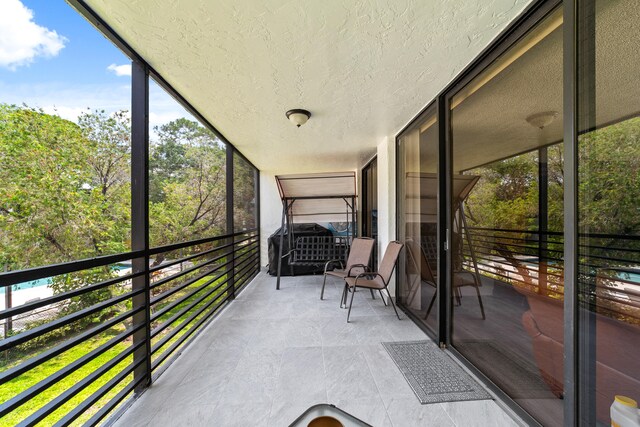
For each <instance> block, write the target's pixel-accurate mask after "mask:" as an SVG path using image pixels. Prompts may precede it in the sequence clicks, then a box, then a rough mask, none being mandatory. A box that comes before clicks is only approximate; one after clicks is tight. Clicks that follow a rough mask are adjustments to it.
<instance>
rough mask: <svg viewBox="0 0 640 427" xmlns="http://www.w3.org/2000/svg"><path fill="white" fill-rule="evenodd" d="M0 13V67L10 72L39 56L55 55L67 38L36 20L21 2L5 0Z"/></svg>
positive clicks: (18, 0)
mask: <svg viewBox="0 0 640 427" xmlns="http://www.w3.org/2000/svg"><path fill="white" fill-rule="evenodd" d="M1 9H2V12H1V13H0V67H5V68H8V69H10V70H15V69H16V68H18V67H20V66H23V65H28V64H30V63H32V62H33V61H34V60H35V58H36V57H38V56H44V57H52V56H56V55H57V54H58V53H59V52H60V50H61V49H62V48H63V47H64V44H65V42H66V41H67V39H66V38H64V37H63V36H61V35H59V34H58V33H56V32H55V31H53V30H49V29H48V28H45V27H41V26H40V25H38V24H36V23H35V22H34V21H33V11H31V10H30V9H28V8H27V7H26V6H25V5H23V4H22V3H21V2H20V0H2V6H1Z"/></svg>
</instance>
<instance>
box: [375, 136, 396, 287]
mask: <svg viewBox="0 0 640 427" xmlns="http://www.w3.org/2000/svg"><path fill="white" fill-rule="evenodd" d="M392 240H396V153H395V139H394V138H393V137H387V138H385V139H384V140H383V141H382V142H380V144H378V253H379V254H380V255H379V257H378V258H379V259H382V256H383V254H384V250H385V249H386V248H387V245H388V244H389V242H390V241H392ZM394 276H395V273H394ZM391 283H392V285H391V286H389V291H390V292H391V295H395V285H394V284H395V277H393V278H392V279H391Z"/></svg>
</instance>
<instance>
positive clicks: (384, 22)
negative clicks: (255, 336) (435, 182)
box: [87, 0, 529, 173]
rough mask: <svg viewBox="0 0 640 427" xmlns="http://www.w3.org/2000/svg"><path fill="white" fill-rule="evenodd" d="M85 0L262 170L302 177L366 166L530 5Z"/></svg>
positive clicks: (513, 0) (496, 1)
mask: <svg viewBox="0 0 640 427" xmlns="http://www.w3.org/2000/svg"><path fill="white" fill-rule="evenodd" d="M87 3H88V4H89V6H91V7H92V8H93V9H94V10H95V11H96V12H97V13H98V14H99V15H100V16H101V17H102V18H103V19H104V20H105V21H106V22H107V23H108V24H109V25H110V26H111V27H112V28H114V29H115V31H116V32H117V33H118V34H119V35H120V36H121V37H122V38H123V39H124V40H125V41H126V42H127V43H129V44H130V45H131V46H132V47H133V48H134V49H135V50H136V51H137V52H138V53H139V54H141V55H142V56H143V57H144V58H145V59H146V60H147V61H148V62H149V64H150V65H151V66H152V67H153V68H154V69H156V70H157V71H158V72H160V73H161V74H162V76H163V77H164V78H165V79H166V80H167V81H168V82H169V83H170V84H172V85H173V86H174V88H176V89H177V90H178V91H179V92H180V93H181V94H182V95H183V96H184V97H185V98H186V99H187V100H188V101H189V102H190V103H191V104H192V105H193V106H194V107H195V108H196V109H198V110H199V111H200V112H201V113H202V114H203V115H204V116H205V117H206V118H207V119H208V120H209V121H210V122H211V123H212V124H213V125H214V126H216V127H217V128H218V129H219V130H220V131H221V132H222V133H223V134H224V135H225V136H226V137H227V138H228V139H229V140H230V141H231V142H232V143H233V144H234V145H235V146H236V147H237V148H238V149H239V150H240V151H242V152H243V153H244V154H245V155H246V156H247V157H248V158H249V159H250V160H251V161H252V162H253V163H254V164H255V165H256V166H257V167H258V168H260V169H261V170H263V171H267V172H272V173H295V172H316V171H330V170H348V169H355V168H357V167H359V166H360V165H361V164H362V161H363V159H365V158H367V157H370V156H371V155H372V154H373V153H374V152H375V148H376V146H377V145H378V144H379V143H380V142H381V140H382V139H383V138H385V137H387V136H394V135H395V133H396V132H397V131H398V130H400V129H401V128H402V127H403V126H404V125H405V124H406V123H407V122H408V121H409V120H410V119H411V118H412V117H413V116H414V115H415V114H417V113H418V112H419V111H420V109H421V108H422V107H423V106H424V105H425V104H426V103H427V102H429V101H430V100H431V99H432V98H433V97H434V96H435V95H436V94H437V93H438V92H439V91H440V90H441V89H442V88H443V87H444V86H445V85H446V84H447V83H448V82H449V81H450V80H451V79H452V78H453V77H454V76H455V75H456V74H458V73H459V72H460V71H461V70H462V68H464V66H465V65H466V64H467V63H469V62H470V61H471V60H472V59H473V58H474V57H475V56H476V55H477V54H478V53H479V52H480V51H481V50H482V49H483V48H484V47H485V46H486V45H487V44H488V43H489V42H490V41H491V40H492V39H493V38H494V37H495V36H496V35H497V34H498V33H499V32H500V31H501V30H502V29H503V28H504V27H505V26H506V25H507V24H508V23H509V22H510V21H511V20H512V19H513V18H514V17H515V16H517V15H518V14H519V13H520V12H521V11H522V10H523V8H524V7H525V6H526V5H527V4H528V3H529V0H483V1H481V2H479V1H477V0H456V1H441V0H415V1H413V0H396V1H392V0H386V1H384V0H332V1H326V2H320V1H304V2H303V1H285V0H272V1H264V0H260V1H258V0H253V1H235V0H234V1H230V0H224V1H215V2H213V1H207V0H181V1H171V2H168V1H160V0H88V1H87ZM291 108H305V109H308V110H309V111H311V113H312V115H313V116H312V118H311V120H309V122H308V123H307V124H306V125H304V126H302V127H301V128H299V129H298V128H296V127H295V126H294V125H293V124H291V123H290V122H289V121H288V120H287V119H286V118H285V116H284V113H285V111H287V110H288V109H291Z"/></svg>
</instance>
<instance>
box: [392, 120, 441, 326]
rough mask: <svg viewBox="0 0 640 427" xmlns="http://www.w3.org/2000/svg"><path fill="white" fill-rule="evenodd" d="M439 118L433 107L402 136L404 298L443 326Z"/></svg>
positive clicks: (426, 319)
mask: <svg viewBox="0 0 640 427" xmlns="http://www.w3.org/2000/svg"><path fill="white" fill-rule="evenodd" d="M438 153H439V141H438V122H437V119H436V114H435V108H433V109H429V110H427V112H426V113H425V114H423V116H422V117H421V118H420V119H418V120H416V122H415V124H414V125H412V126H411V127H410V128H408V129H406V130H405V131H404V132H403V133H402V134H401V136H400V137H399V139H398V225H399V227H398V236H397V239H398V240H400V241H402V242H403V243H404V244H405V250H404V251H403V252H402V255H401V259H400V262H399V264H398V266H399V268H398V273H399V274H398V285H399V286H398V301H399V302H400V304H402V305H403V306H404V308H405V309H406V310H408V311H409V312H410V313H411V314H413V316H414V319H415V320H416V321H418V322H420V323H422V324H423V325H425V326H426V327H427V328H428V329H429V330H431V331H432V332H433V333H434V334H436V333H437V330H438V328H437V327H438V304H437V293H436V289H437V285H438V260H439V257H438V224H439V223H438V182H439V179H438Z"/></svg>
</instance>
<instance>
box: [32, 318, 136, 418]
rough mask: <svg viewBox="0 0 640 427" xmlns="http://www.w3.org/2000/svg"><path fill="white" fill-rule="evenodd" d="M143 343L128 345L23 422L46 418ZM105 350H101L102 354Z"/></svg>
mask: <svg viewBox="0 0 640 427" xmlns="http://www.w3.org/2000/svg"><path fill="white" fill-rule="evenodd" d="M142 327H144V325H140V326H139V327H138V328H137V329H140V328H142ZM125 332H126V331H125ZM134 332H135V330H133V329H132V330H130V331H128V332H127V333H126V336H129V335H131V334H133V333H134ZM123 334H124V333H123ZM123 334H120V335H123ZM120 335H119V336H120ZM126 336H125V337H126ZM110 341H112V340H110ZM119 342H121V340H118V341H116V342H115V343H114V344H112V345H110V346H109V347H108V348H106V349H105V350H104V351H106V350H108V349H109V348H111V347H113V346H115V345H116V344H118V343H119ZM142 345H144V342H143V341H141V342H139V343H138V344H136V345H135V346H131V347H128V348H126V349H124V350H123V351H121V352H120V353H118V355H116V356H115V357H113V358H111V359H110V360H109V361H108V362H106V363H105V364H103V365H102V366H101V367H100V368H99V369H97V370H95V371H93V372H91V373H90V374H89V375H87V376H86V377H84V378H83V379H82V380H80V381H78V382H76V383H74V384H73V386H71V387H70V388H68V389H67V390H65V391H64V392H63V393H61V394H60V395H58V396H57V397H56V398H55V399H53V400H51V401H49V402H48V403H47V404H46V405H44V406H43V407H41V408H40V409H38V411H36V412H34V413H33V414H31V415H30V416H29V417H28V418H25V419H24V420H23V421H22V422H24V423H27V424H30V425H31V424H36V423H38V422H39V421H42V420H43V419H44V418H46V417H47V416H48V415H49V414H51V413H52V412H54V411H55V410H56V409H58V408H59V407H60V406H62V405H64V404H65V403H67V402H68V401H69V400H70V399H71V398H72V397H73V396H75V395H77V394H78V393H80V392H81V391H82V390H84V389H85V388H87V387H88V386H89V385H91V384H92V383H93V382H94V381H95V380H97V379H98V378H99V377H101V376H102V375H104V374H105V373H107V372H108V371H109V370H111V369H112V368H113V367H114V366H116V365H117V364H118V363H120V362H122V361H123V360H124V359H125V358H126V357H127V356H129V355H131V354H133V352H134V351H135V350H137V349H138V348H140V347H141V346H142ZM101 347H104V346H101ZM104 351H103V352H104ZM103 352H101V353H100V354H102V353H103ZM94 357H95V356H94ZM83 364H84V363H83ZM76 369H77V367H76ZM65 376H66V375H65ZM60 379H62V378H60ZM58 381H59V380H58Z"/></svg>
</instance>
